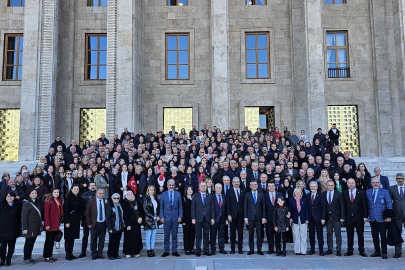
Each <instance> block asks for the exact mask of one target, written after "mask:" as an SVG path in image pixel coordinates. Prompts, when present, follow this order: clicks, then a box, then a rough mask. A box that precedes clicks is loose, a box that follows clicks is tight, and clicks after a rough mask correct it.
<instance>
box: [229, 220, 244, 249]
mask: <svg viewBox="0 0 405 270" xmlns="http://www.w3.org/2000/svg"><path fill="white" fill-rule="evenodd" d="M230 227H231V250H235V245H236V230H238V249H239V250H242V248H243V217H242V216H241V215H240V214H239V213H238V214H237V215H236V218H234V219H232V222H230Z"/></svg>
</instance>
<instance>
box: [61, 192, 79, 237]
mask: <svg viewBox="0 0 405 270" xmlns="http://www.w3.org/2000/svg"><path fill="white" fill-rule="evenodd" d="M83 207H84V200H83V198H82V197H79V196H77V197H76V196H75V195H73V193H71V192H70V193H69V194H68V195H67V197H66V200H65V203H64V205H63V212H64V217H65V233H64V236H65V240H74V239H79V238H80V221H81V217H82V212H83ZM66 224H70V226H69V228H67V227H66Z"/></svg>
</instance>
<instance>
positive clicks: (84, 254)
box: [77, 253, 86, 258]
mask: <svg viewBox="0 0 405 270" xmlns="http://www.w3.org/2000/svg"><path fill="white" fill-rule="evenodd" d="M84 257H86V253H80V255H79V256H78V257H77V258H84Z"/></svg>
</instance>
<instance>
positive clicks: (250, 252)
mask: <svg viewBox="0 0 405 270" xmlns="http://www.w3.org/2000/svg"><path fill="white" fill-rule="evenodd" d="M252 254H255V252H254V251H249V252H248V254H247V255H252Z"/></svg>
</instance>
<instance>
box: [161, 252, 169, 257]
mask: <svg viewBox="0 0 405 270" xmlns="http://www.w3.org/2000/svg"><path fill="white" fill-rule="evenodd" d="M169 255H170V254H169V253H168V252H163V254H162V257H167V256H169Z"/></svg>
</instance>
